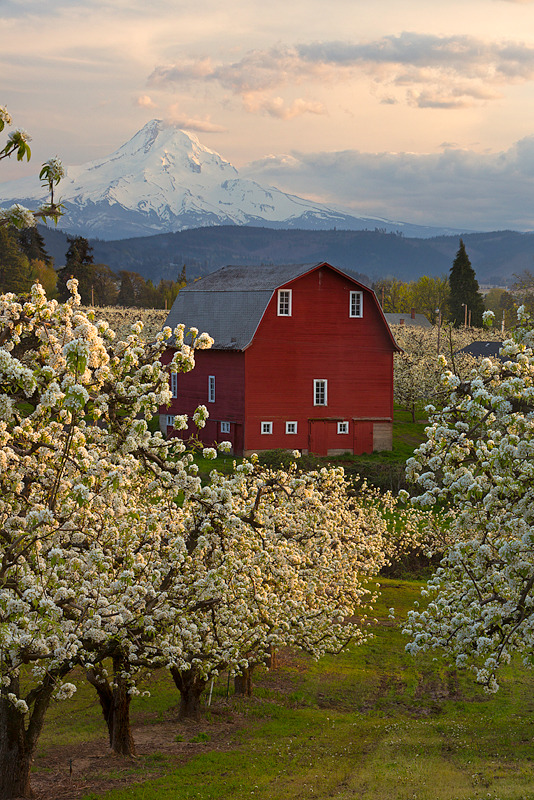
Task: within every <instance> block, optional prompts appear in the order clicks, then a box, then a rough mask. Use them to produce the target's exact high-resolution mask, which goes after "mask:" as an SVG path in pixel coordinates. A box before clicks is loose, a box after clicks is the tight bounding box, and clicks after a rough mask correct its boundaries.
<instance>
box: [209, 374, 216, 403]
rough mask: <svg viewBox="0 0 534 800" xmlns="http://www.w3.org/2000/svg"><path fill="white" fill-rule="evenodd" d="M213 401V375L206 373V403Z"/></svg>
mask: <svg viewBox="0 0 534 800" xmlns="http://www.w3.org/2000/svg"><path fill="white" fill-rule="evenodd" d="M214 402H215V375H208V403H214Z"/></svg>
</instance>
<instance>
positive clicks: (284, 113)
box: [243, 93, 327, 119]
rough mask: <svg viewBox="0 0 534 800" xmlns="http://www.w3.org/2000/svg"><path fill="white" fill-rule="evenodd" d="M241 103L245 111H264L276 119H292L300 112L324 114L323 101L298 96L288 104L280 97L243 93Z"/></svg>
mask: <svg viewBox="0 0 534 800" xmlns="http://www.w3.org/2000/svg"><path fill="white" fill-rule="evenodd" d="M243 104H244V107H245V110H246V111H249V112H251V113H258V112H262V111H263V112H264V113H265V114H268V115H269V116H271V117H275V118H276V119H294V118H295V117H300V116H302V114H326V113H327V112H326V108H325V106H324V105H323V103H319V102H317V101H315V100H305V99H304V98H302V97H298V98H297V99H296V100H294V101H293V102H292V103H290V104H289V105H288V104H286V102H285V101H284V100H283V98H282V97H263V96H258V95H257V94H252V93H251V94H249V95H245V97H244V98H243Z"/></svg>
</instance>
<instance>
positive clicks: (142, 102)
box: [135, 94, 157, 108]
mask: <svg viewBox="0 0 534 800" xmlns="http://www.w3.org/2000/svg"><path fill="white" fill-rule="evenodd" d="M135 104H136V105H137V106H140V107H141V108H156V107H157V104H156V103H155V102H154V101H153V100H152V98H151V97H149V96H148V95H147V94H142V95H141V96H140V97H138V98H137V100H136V101H135Z"/></svg>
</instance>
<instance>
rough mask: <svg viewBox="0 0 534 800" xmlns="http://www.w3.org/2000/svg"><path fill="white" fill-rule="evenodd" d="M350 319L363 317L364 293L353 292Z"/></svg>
mask: <svg viewBox="0 0 534 800" xmlns="http://www.w3.org/2000/svg"><path fill="white" fill-rule="evenodd" d="M349 317H363V292H351V293H350V302H349Z"/></svg>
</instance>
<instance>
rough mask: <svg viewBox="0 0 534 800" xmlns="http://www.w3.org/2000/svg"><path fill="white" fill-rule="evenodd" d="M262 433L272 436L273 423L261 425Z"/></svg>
mask: <svg viewBox="0 0 534 800" xmlns="http://www.w3.org/2000/svg"><path fill="white" fill-rule="evenodd" d="M261 432H262V434H263V433H266V434H270V433H272V432H273V423H272V422H262V423H261Z"/></svg>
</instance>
